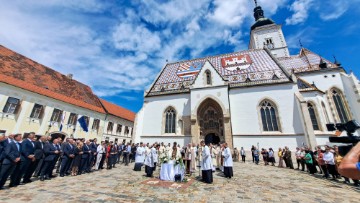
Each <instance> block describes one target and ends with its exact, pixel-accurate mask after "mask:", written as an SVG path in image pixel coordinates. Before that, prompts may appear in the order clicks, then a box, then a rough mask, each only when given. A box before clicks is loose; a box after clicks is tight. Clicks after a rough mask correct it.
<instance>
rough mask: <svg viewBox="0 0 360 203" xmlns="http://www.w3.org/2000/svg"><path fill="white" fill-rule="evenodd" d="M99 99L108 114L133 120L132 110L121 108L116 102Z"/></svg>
mask: <svg viewBox="0 0 360 203" xmlns="http://www.w3.org/2000/svg"><path fill="white" fill-rule="evenodd" d="M100 101H101V103H102V105H103V106H104V108H105V110H106V112H107V113H108V114H111V115H114V116H117V117H121V118H124V119H126V120H128V121H132V122H134V121H135V113H134V112H132V111H130V110H127V109H125V108H122V107H120V106H118V105H116V104H113V103H110V102H108V101H105V100H103V99H100Z"/></svg>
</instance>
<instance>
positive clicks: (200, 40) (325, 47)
mask: <svg viewBox="0 0 360 203" xmlns="http://www.w3.org/2000/svg"><path fill="white" fill-rule="evenodd" d="M258 3H259V5H261V6H262V7H263V9H264V11H265V15H266V16H267V17H270V18H272V19H273V20H274V21H275V22H276V23H278V24H282V25H283V31H284V35H285V37H286V39H287V43H288V46H289V48H290V52H291V54H297V53H298V52H299V39H301V41H302V44H303V46H304V47H306V48H308V49H310V50H312V51H314V52H316V53H318V54H320V55H321V56H323V57H325V58H327V59H329V60H331V61H333V55H335V56H336V57H337V59H338V60H339V61H340V62H341V63H342V64H343V66H344V67H345V69H346V70H347V71H350V70H352V71H354V72H355V74H356V75H357V76H360V69H359V65H360V60H359V59H358V56H357V54H358V53H360V46H359V45H360V35H359V34H358V33H360V23H359V22H358V21H359V19H360V0H271V1H270V0H258ZM0 5H1V6H0V27H1V29H0V44H2V45H4V46H6V47H8V48H10V49H12V50H14V51H16V52H18V53H21V54H23V55H25V56H27V57H29V58H31V59H33V60H35V61H37V62H39V63H42V64H44V65H46V66H49V67H51V68H53V69H55V70H57V71H59V72H61V73H63V74H68V73H72V74H73V75H74V78H75V79H76V80H79V81H81V82H83V83H85V84H88V85H89V86H91V87H92V89H93V91H94V92H95V93H96V94H97V95H99V96H100V97H102V98H104V99H106V100H109V101H111V102H114V103H116V104H118V105H121V106H123V107H125V108H128V109H130V110H132V111H134V112H137V111H138V110H139V109H140V108H141V106H142V102H143V94H144V90H146V89H147V88H149V86H150V84H151V83H152V82H153V80H155V77H156V75H157V74H158V73H159V71H160V70H161V68H162V67H163V66H164V65H165V64H166V60H168V61H169V62H174V61H178V60H185V59H191V58H196V57H203V56H209V55H214V54H219V53H229V52H233V51H240V50H245V49H247V45H248V41H249V29H250V26H251V25H252V23H254V19H253V17H252V15H253V8H254V2H253V1H252V0H172V1H170V0H131V1H130V0H118V1H115V0H108V1H104V0H27V1H22V0H12V1H8V0H0Z"/></svg>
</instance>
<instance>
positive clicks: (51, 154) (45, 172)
mask: <svg viewBox="0 0 360 203" xmlns="http://www.w3.org/2000/svg"><path fill="white" fill-rule="evenodd" d="M58 142H59V141H58V139H54V140H53V142H52V143H51V142H48V143H46V144H45V146H44V153H45V158H44V163H43V167H42V168H41V172H40V180H41V181H44V180H45V179H49V178H50V175H51V174H52V169H54V166H55V164H54V161H56V160H55V159H56V158H58V155H59V154H60V150H58V148H57V147H56V145H57V143H58Z"/></svg>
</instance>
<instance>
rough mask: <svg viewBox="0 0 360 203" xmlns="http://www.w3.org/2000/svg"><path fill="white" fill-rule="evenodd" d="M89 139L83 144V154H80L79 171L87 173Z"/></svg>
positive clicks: (89, 150) (89, 151)
mask: <svg viewBox="0 0 360 203" xmlns="http://www.w3.org/2000/svg"><path fill="white" fill-rule="evenodd" d="M90 153H91V149H90V141H89V140H87V141H86V143H85V144H84V146H83V154H82V155H81V170H80V171H81V173H85V172H87V173H89V171H88V169H89V161H90V160H89V159H90Z"/></svg>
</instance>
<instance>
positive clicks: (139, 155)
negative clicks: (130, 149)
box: [134, 142, 145, 171]
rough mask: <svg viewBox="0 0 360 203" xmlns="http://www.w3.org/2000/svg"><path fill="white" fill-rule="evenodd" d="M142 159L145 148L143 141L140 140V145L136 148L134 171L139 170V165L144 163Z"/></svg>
mask: <svg viewBox="0 0 360 203" xmlns="http://www.w3.org/2000/svg"><path fill="white" fill-rule="evenodd" d="M144 159H145V148H144V145H143V143H142V142H140V146H138V147H137V149H136V154H135V166H134V171H141V166H142V165H143V163H144Z"/></svg>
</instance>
